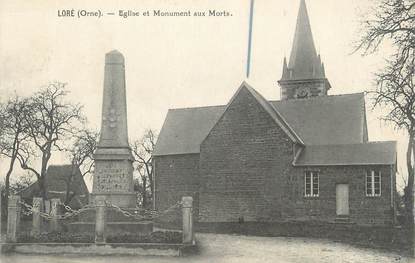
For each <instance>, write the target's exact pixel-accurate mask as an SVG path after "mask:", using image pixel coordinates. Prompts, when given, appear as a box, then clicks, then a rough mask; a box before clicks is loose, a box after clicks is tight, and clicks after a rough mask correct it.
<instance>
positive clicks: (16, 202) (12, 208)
mask: <svg viewBox="0 0 415 263" xmlns="http://www.w3.org/2000/svg"><path fill="white" fill-rule="evenodd" d="M20 206H21V205H20V196H18V195H11V196H9V205H8V212H7V215H8V216H7V242H10V243H15V242H16V241H17V228H18V227H19V222H20Z"/></svg>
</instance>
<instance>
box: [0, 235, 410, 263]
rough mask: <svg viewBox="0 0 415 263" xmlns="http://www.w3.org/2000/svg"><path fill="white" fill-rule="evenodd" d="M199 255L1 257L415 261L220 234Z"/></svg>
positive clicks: (5, 261)
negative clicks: (180, 256) (183, 256)
mask: <svg viewBox="0 0 415 263" xmlns="http://www.w3.org/2000/svg"><path fill="white" fill-rule="evenodd" d="M197 239H198V241H199V243H200V247H201V251H200V254H199V255H196V256H190V257H185V258H179V257H177V258H172V257H129V256H124V257H123V256H111V257H86V256H73V255H58V256H33V255H30V256H29V255H11V256H2V257H0V262H1V263H35V262H36V263H38V262H39V263H40V262H42V263H87V262H88V263H98V262H100V263H101V262H103V263H133V262H149V263H157V262H160V263H167V262H173V263H174V262H188V263H198V262H203V263H208V262H218V263H221V262H230V263H237V262H238V263H239V262H250V263H251V262H252V263H256V262H261V263H267V262H273V263H274V262H277V263H300V262H301V263H308V262H309V263H315V262H323V263H334V262H336V263H337V262H339V263H343V262H344V263H359V262H362V263H372V262H373V263H375V262H376V263H383V262H385V263H390V262H398V263H402V262H405V263H406V262H415V260H412V259H408V258H405V257H401V256H399V255H398V254H393V253H387V252H382V251H378V250H372V249H362V248H356V247H353V246H350V245H345V244H341V243H335V242H332V241H326V240H315V239H305V238H283V237H278V238H272V237H252V236H236V235H218V234H198V235H197Z"/></svg>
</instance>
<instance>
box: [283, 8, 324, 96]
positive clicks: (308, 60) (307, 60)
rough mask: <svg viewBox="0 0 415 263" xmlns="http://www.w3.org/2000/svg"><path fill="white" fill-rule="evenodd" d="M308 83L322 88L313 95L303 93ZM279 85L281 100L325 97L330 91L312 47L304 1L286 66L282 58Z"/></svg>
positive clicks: (321, 64)
mask: <svg viewBox="0 0 415 263" xmlns="http://www.w3.org/2000/svg"><path fill="white" fill-rule="evenodd" d="M300 82H301V83H302V84H300ZM303 82H304V83H303ZM306 82H307V83H306ZM310 82H313V83H314V82H324V85H323V86H324V87H320V88H319V91H318V92H317V91H314V93H313V92H311V90H310V91H305V88H304V86H310V85H309V84H310ZM279 84H280V86H281V97H282V99H284V98H296V97H308V96H318V95H327V90H328V89H330V84H329V83H328V81H327V79H326V78H325V73H324V67H323V63H322V61H321V58H320V55H318V54H317V51H316V47H315V45H314V40H313V34H312V32H311V26H310V19H309V17H308V12H307V6H306V3H305V0H300V8H299V10H298V16H297V24H296V28H295V34H294V41H293V46H292V49H291V54H290V60H289V62H288V66H287V61H286V59H285V58H284V65H283V73H282V78H281V80H280V81H279ZM294 84H295V85H294ZM300 86H301V87H300ZM288 89H289V90H288ZM298 91H301V92H300V93H301V95H298V96H297V95H296V94H297V93H298Z"/></svg>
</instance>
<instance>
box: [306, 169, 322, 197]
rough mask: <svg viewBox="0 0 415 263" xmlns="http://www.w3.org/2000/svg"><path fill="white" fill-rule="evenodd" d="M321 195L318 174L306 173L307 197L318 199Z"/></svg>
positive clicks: (313, 172)
mask: <svg viewBox="0 0 415 263" xmlns="http://www.w3.org/2000/svg"><path fill="white" fill-rule="evenodd" d="M318 195H319V176H318V172H315V171H306V173H305V196H306V197H318Z"/></svg>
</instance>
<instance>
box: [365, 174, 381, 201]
mask: <svg viewBox="0 0 415 263" xmlns="http://www.w3.org/2000/svg"><path fill="white" fill-rule="evenodd" d="M380 194H381V174H380V171H375V170H370V171H367V172H366V196H380Z"/></svg>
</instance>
